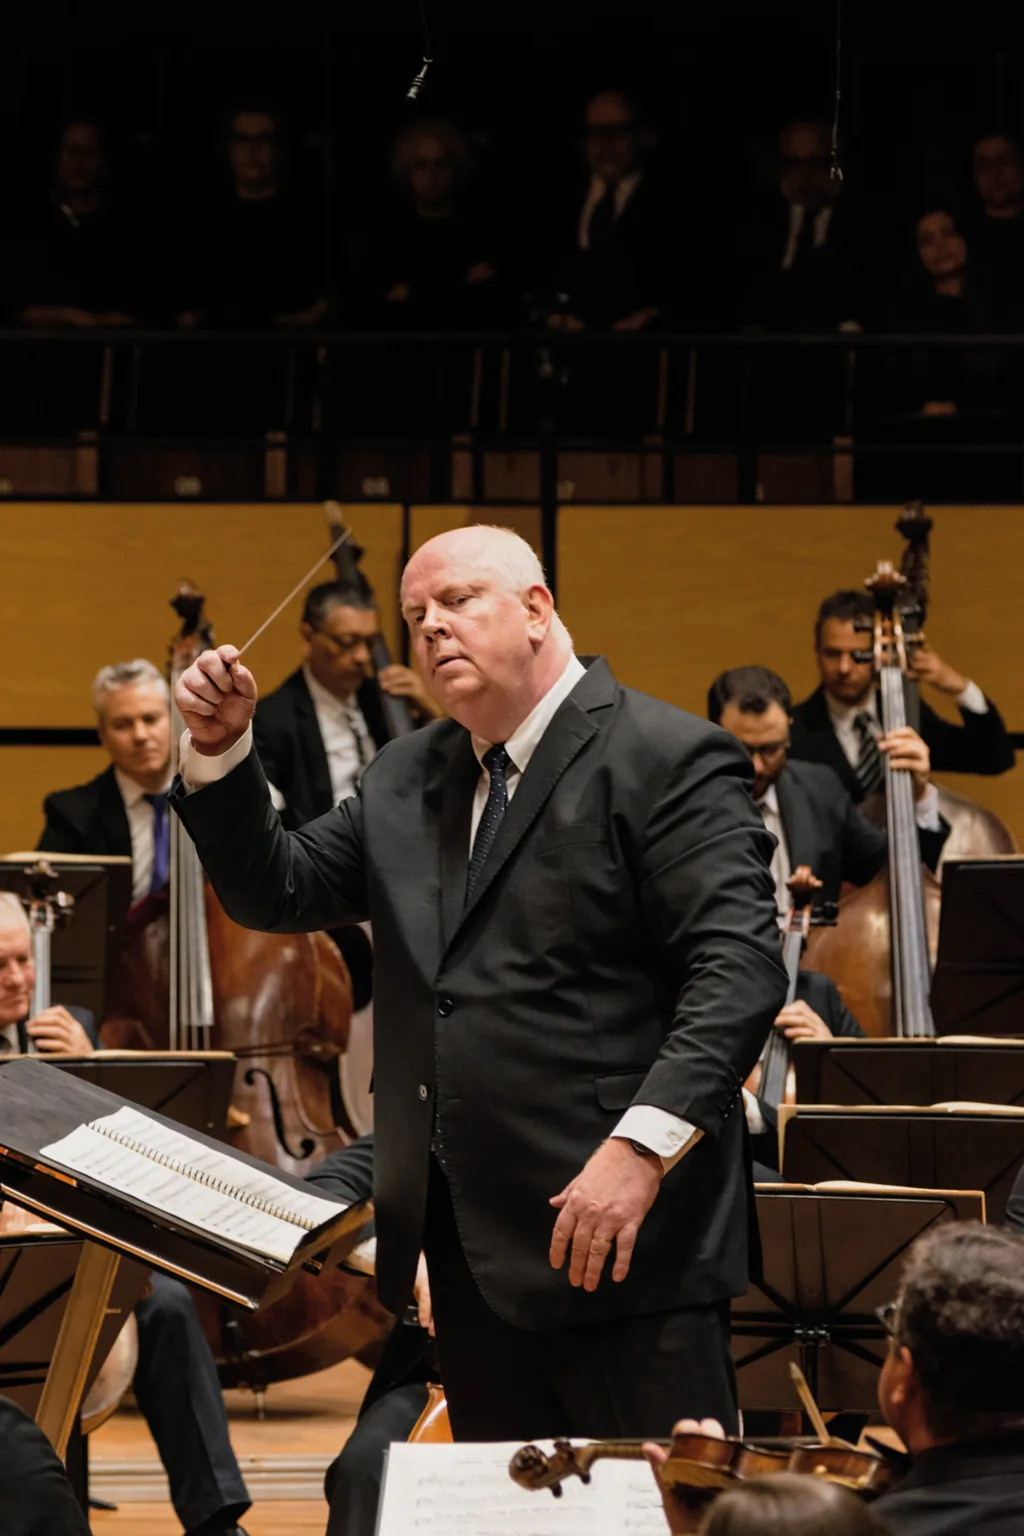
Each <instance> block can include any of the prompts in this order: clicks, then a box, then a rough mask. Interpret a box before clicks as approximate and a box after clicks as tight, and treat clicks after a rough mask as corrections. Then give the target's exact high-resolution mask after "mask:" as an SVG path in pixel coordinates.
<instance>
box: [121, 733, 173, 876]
mask: <svg viewBox="0 0 1024 1536" xmlns="http://www.w3.org/2000/svg"><path fill="white" fill-rule="evenodd" d="M186 734H187V733H186ZM114 778H115V779H116V780H117V787H118V789H119V790H120V791H121V799H122V800H123V801H124V809H125V815H126V816H127V817H128V830H129V832H130V833H131V835H132V901H139V900H140V899H141V898H142V897H143V896H148V894H149V887H150V886H151V884H152V883H153V818H154V817H155V815H156V811H155V810H154V808H153V806H152V805H150V803H149V801H148V800H146V799H145V798H144V797H145V796H146V795H151V794H155V793H157V791H155V790H151V789H143V787H142V785H141V784H139V783H138V782H137V781H136V780H135V779H130V778H129V777H128V775H127V774H126V773H122V772H121V770H120V768H115V769H114ZM170 787H171V776H170V775H168V777H167V783H166V784H164V785H163V790H168V789H170ZM160 792H161V793H162V790H161V791H160ZM170 810H171V808H170V806H168V807H167V811H168V814H170Z"/></svg>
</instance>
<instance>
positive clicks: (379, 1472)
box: [324, 1381, 427, 1536]
mask: <svg viewBox="0 0 1024 1536" xmlns="http://www.w3.org/2000/svg"><path fill="white" fill-rule="evenodd" d="M426 1406H427V1388H426V1384H425V1383H424V1382H421V1381H411V1382H407V1383H406V1384H405V1385H404V1386H400V1387H393V1388H392V1389H391V1391H390V1392H386V1393H385V1394H384V1396H383V1397H378V1398H377V1400H376V1402H375V1403H373V1404H371V1406H370V1407H369V1408H367V1410H366V1412H365V1413H363V1414H361V1415H360V1417H359V1422H358V1423H357V1424H356V1427H355V1429H354V1430H353V1431H352V1433H351V1435H349V1437H348V1439H347V1440H346V1442H345V1448H344V1450H343V1451H342V1453H341V1455H340V1456H337V1457H335V1459H334V1461H332V1462H331V1464H330V1466H329V1467H328V1468H327V1475H326V1476H325V1478H324V1495H325V1497H326V1499H327V1502H328V1504H329V1505H330V1507H331V1513H330V1517H329V1519H328V1521H327V1536H373V1533H374V1531H375V1530H376V1529H377V1506H378V1504H379V1503H380V1489H381V1483H382V1481H383V1478H384V1453H385V1451H386V1450H387V1448H388V1446H389V1445H390V1444H391V1443H392V1441H394V1440H408V1438H409V1436H410V1434H411V1433H412V1430H413V1428H414V1426H415V1424H416V1420H417V1419H418V1418H419V1416H420V1414H421V1413H422V1412H423V1410H424V1408H425V1407H426Z"/></svg>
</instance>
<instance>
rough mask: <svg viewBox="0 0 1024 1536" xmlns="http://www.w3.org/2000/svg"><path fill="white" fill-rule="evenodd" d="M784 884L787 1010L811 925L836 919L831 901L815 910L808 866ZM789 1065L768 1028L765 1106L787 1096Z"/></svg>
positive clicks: (761, 1090) (776, 1032)
mask: <svg viewBox="0 0 1024 1536" xmlns="http://www.w3.org/2000/svg"><path fill="white" fill-rule="evenodd" d="M786 884H787V885H788V886H789V892H790V895H791V897H792V901H791V902H790V907H789V911H788V913H787V915H786V922H785V926H784V928H783V930H782V959H783V964H784V965H785V967H786V977H787V985H786V1004H785V1006H786V1007H787V1008H788V1007H789V1004H790V1003H792V1002H793V1001H794V1000H795V998H796V989H797V982H798V978H799V975H800V960H801V957H802V955H803V952H804V949H805V948H806V946H807V937H808V934H809V933H810V930H811V927H812V925H814V926H818V925H820V924H829V925H831V924H833V923H834V922H835V920H836V916H835V914H836V905H835V902H831V901H830V902H825V903H823V904H822V905H821V906H820V907H817V908H815V906H814V898H815V895H816V894H817V892H818V891H820V890H821V881H820V880H819V879H818V878H817V877H816V876H815V874H814V872H813V871H812V869H811V867H810V865H809V864H800V865H798V866H797V868H796V869H795V870H794V871H793V873H792V874H791V875H790V877H789V879H788V881H787V882H786ZM792 1064H793V1053H792V1046H791V1043H790V1041H789V1040H787V1039H786V1035H785V1033H784V1031H783V1030H781V1029H774V1028H773V1029H772V1032H771V1034H770V1035H769V1037H768V1043H767V1045H766V1046H765V1048H764V1053H763V1055H762V1057H761V1081H760V1084H759V1087H758V1095H759V1097H760V1098H762V1099H764V1100H765V1102H766V1103H768V1104H781V1103H783V1101H784V1100H785V1099H786V1097H787V1092H788V1090H789V1086H790V1074H791V1069H792Z"/></svg>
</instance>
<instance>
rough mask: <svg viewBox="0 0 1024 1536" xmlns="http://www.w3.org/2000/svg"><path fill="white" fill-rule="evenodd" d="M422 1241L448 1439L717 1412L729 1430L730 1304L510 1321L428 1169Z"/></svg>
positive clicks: (527, 1436) (630, 1434) (598, 1427)
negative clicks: (581, 1322) (554, 1323)
mask: <svg viewBox="0 0 1024 1536" xmlns="http://www.w3.org/2000/svg"><path fill="white" fill-rule="evenodd" d="M552 1220H554V1217H552ZM425 1248H426V1255H427V1267H428V1269H429V1272H430V1290H431V1297H432V1300H433V1308H434V1325H435V1328H436V1331H437V1350H438V1356H439V1359H440V1365H441V1377H442V1380H443V1382H444V1386H445V1393H446V1395H447V1398H448V1413H449V1416H450V1418H451V1425H452V1433H453V1435H454V1436H455V1439H456V1440H536V1439H541V1438H545V1437H548V1436H554V1435H580V1436H583V1435H587V1436H591V1437H593V1438H595V1439H612V1438H616V1437H625V1438H628V1439H634V1438H641V1437H647V1436H662V1437H663V1436H665V1435H668V1434H670V1433H671V1429H672V1425H673V1424H674V1423H675V1421H676V1420H677V1419H681V1418H698V1419H700V1418H714V1419H718V1420H719V1421H720V1422H721V1423H722V1424H724V1426H725V1428H726V1431H727V1432H729V1433H735V1431H736V1429H737V1427H738V1420H737V1414H736V1383H735V1376H734V1373H733V1365H732V1357H731V1355H730V1351H729V1303H728V1302H727V1301H723V1302H721V1303H717V1304H713V1305H710V1306H702V1307H681V1308H677V1309H676V1310H674V1311H671V1312H655V1313H650V1314H645V1315H641V1316H635V1317H624V1318H617V1319H615V1320H614V1321H612V1322H607V1323H599V1324H595V1325H593V1326H588V1327H580V1328H549V1329H536V1330H530V1329H523V1328H515V1327H513V1326H512V1324H511V1323H507V1322H505V1321H504V1319H503V1318H500V1317H499V1316H498V1315H497V1313H496V1312H493V1311H492V1310H491V1308H490V1307H489V1306H488V1305H487V1302H486V1301H485V1300H484V1298H483V1296H482V1295H481V1293H480V1291H479V1289H478V1287H477V1284H476V1281H475V1280H474V1279H473V1276H472V1274H471V1272H470V1269H469V1265H468V1264H467V1262H466V1257H465V1254H464V1253H463V1250H462V1244H461V1242H460V1241H459V1236H458V1230H457V1228H456V1225H455V1216H454V1212H453V1210H452V1203H451V1195H450V1193H449V1190H448V1184H447V1181H446V1180H445V1178H444V1176H443V1175H442V1174H441V1172H440V1170H439V1169H438V1168H437V1166H436V1165H435V1166H434V1168H433V1170H432V1175H431V1186H430V1201H429V1206H428V1212H427V1230H426V1241H425ZM565 1283H566V1285H568V1283H569V1281H568V1278H566V1282H565Z"/></svg>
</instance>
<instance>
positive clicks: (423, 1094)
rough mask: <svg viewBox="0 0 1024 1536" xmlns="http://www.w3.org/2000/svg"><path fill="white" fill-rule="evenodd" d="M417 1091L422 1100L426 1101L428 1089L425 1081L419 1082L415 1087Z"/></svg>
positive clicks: (428, 1094) (428, 1093)
mask: <svg viewBox="0 0 1024 1536" xmlns="http://www.w3.org/2000/svg"><path fill="white" fill-rule="evenodd" d="M417 1092H418V1093H419V1096H420V1098H421V1099H422V1100H423V1102H424V1103H426V1101H427V1099H428V1098H429V1096H430V1089H429V1088H428V1087H427V1085H426V1083H420V1086H419V1088H418V1089H417Z"/></svg>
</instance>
